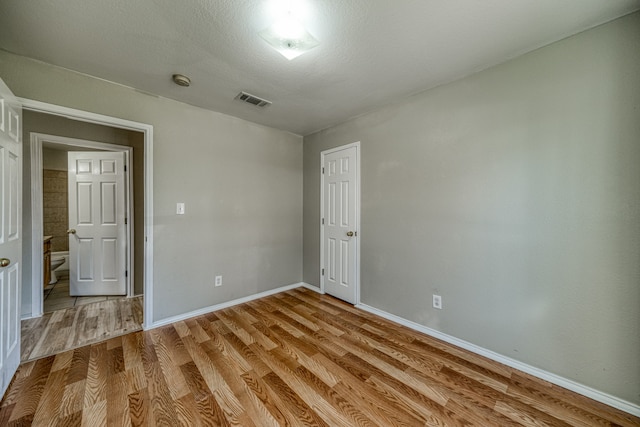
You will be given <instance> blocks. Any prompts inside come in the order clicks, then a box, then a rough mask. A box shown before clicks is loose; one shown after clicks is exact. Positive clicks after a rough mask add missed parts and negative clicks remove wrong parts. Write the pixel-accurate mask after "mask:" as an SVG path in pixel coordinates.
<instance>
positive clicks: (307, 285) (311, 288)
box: [300, 282, 324, 294]
mask: <svg viewBox="0 0 640 427" xmlns="http://www.w3.org/2000/svg"><path fill="white" fill-rule="evenodd" d="M300 286H302V287H303V288H307V289H309V290H310V291H313V292H317V293H319V294H324V292H322V291H321V290H320V288H319V287H317V286H313V285H310V284H308V283H305V282H302V283H301V284H300Z"/></svg>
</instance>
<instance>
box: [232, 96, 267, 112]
mask: <svg viewBox="0 0 640 427" xmlns="http://www.w3.org/2000/svg"><path fill="white" fill-rule="evenodd" d="M234 99H237V100H238V101H242V102H246V103H247V104H251V105H255V106H256V107H261V108H264V107H268V106H269V105H271V101H267V100H266V99H263V98H260V97H258V96H255V95H251V94H250V93H247V92H240V93H239V94H237V95H236V97H235V98H234Z"/></svg>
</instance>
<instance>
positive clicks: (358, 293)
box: [320, 141, 362, 305]
mask: <svg viewBox="0 0 640 427" xmlns="http://www.w3.org/2000/svg"><path fill="white" fill-rule="evenodd" d="M352 147H355V149H356V196H355V199H356V200H355V202H356V230H357V233H358V238H357V239H356V303H355V304H354V305H358V304H360V237H361V236H362V233H361V232H360V231H361V230H360V181H361V175H362V174H361V173H360V170H361V168H360V141H357V142H353V143H351V144H347V145H341V146H340V147H334V148H330V149H328V150H324V151H322V152H321V153H320V218H321V220H320V292H321V293H324V292H325V290H324V278H325V276H324V275H323V274H322V269H323V268H324V262H325V259H324V224H322V216H323V215H324V174H323V173H322V168H323V167H324V158H325V156H326V155H328V154H331V153H334V152H336V151H341V150H345V149H348V148H352Z"/></svg>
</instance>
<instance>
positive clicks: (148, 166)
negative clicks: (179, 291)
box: [18, 98, 153, 329]
mask: <svg viewBox="0 0 640 427" xmlns="http://www.w3.org/2000/svg"><path fill="white" fill-rule="evenodd" d="M18 101H19V102H20V103H21V104H22V107H23V109H24V110H29V111H35V112H38V113H44V114H52V115H56V116H62V117H65V118H68V119H71V120H76V121H81V122H87V123H95V124H99V125H103V126H110V127H115V128H120V129H126V130H132V131H137V132H141V133H142V134H143V138H144V242H143V243H144V263H143V269H144V271H143V278H144V279H143V281H144V283H143V288H144V310H143V319H144V320H143V324H142V327H143V328H144V329H149V328H151V327H152V325H153V126H151V125H148V124H145V123H139V122H133V121H130V120H124V119H119V118H116V117H111V116H105V115H102V114H96V113H91V112H88V111H82V110H76V109H73V108H67V107H61V106H59V105H54V104H48V103H44V102H40V101H34V100H31V99H26V98H18ZM122 148H126V147H124V146H123V147H122ZM129 222H133V221H129ZM40 227H42V226H41V225H40ZM35 239H36V237H35V236H34V238H33V240H32V242H31V244H32V245H34V244H35V245H41V244H42V236H40V241H39V242H35V241H34V240H35ZM32 247H33V246H32ZM37 256H38V257H39V258H41V257H42V252H40V254H39V255H37ZM41 267H42V263H40V268H41ZM32 282H33V287H36V286H37V287H38V292H40V291H41V290H42V280H41V281H40V282H39V283H38V282H36V281H35V280H33V281H32ZM33 294H34V295H35V294H36V292H33ZM41 310H42V308H41V305H40V313H39V314H37V307H34V306H33V301H32V312H31V316H28V317H38V316H41V315H42V311H41ZM28 317H24V318H28Z"/></svg>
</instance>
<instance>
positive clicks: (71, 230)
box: [67, 228, 76, 234]
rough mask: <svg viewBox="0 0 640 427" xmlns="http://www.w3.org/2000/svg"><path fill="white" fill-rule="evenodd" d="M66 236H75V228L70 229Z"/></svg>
mask: <svg viewBox="0 0 640 427" xmlns="http://www.w3.org/2000/svg"><path fill="white" fill-rule="evenodd" d="M67 234H76V229H75V228H71V229H69V230H67Z"/></svg>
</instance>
